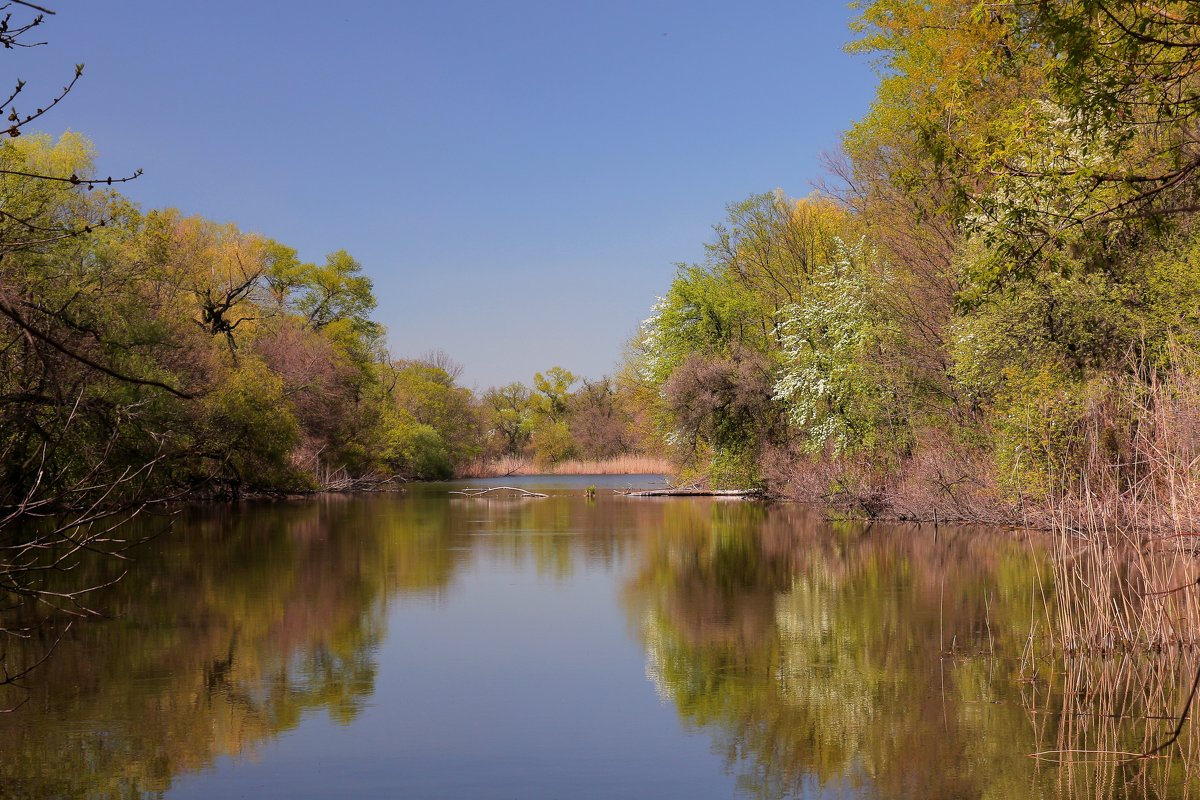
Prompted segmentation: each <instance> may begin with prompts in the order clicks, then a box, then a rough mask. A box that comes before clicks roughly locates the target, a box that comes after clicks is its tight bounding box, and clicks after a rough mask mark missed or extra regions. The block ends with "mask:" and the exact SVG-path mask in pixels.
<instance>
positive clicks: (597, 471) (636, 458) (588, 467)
mask: <svg viewBox="0 0 1200 800" xmlns="http://www.w3.org/2000/svg"><path fill="white" fill-rule="evenodd" d="M673 470H674V468H673V467H672V466H671V463H670V462H669V461H667V460H666V459H665V458H662V457H660V456H647V455H623V456H615V457H613V458H606V459H599V460H588V461H562V462H559V463H558V464H551V465H548V466H546V465H539V464H537V463H536V462H535V461H533V460H532V459H528V458H514V457H505V458H499V459H493V460H490V461H485V462H477V463H475V464H471V465H469V466H468V467H467V468H466V469H464V470H463V471H462V472H461V474H460V476H459V477H463V478H501V477H505V476H508V475H668V474H671V473H672V472H673Z"/></svg>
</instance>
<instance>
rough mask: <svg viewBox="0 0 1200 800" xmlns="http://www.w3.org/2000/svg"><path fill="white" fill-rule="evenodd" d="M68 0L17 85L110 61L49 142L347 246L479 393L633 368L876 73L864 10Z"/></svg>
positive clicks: (417, 332) (819, 1)
mask: <svg viewBox="0 0 1200 800" xmlns="http://www.w3.org/2000/svg"><path fill="white" fill-rule="evenodd" d="M45 2H46V3H47V4H49V5H50V7H51V8H53V9H54V10H56V11H57V12H58V14H57V16H55V17H53V18H50V19H49V21H48V23H47V24H46V26H45V27H44V28H43V31H42V38H44V39H46V40H47V41H48V42H49V44H48V45H47V46H45V47H41V48H36V49H33V50H19V51H5V52H4V54H3V56H2V57H3V58H4V59H6V60H7V63H8V64H9V65H10V66H9V67H8V68H7V71H6V72H4V73H0V75H8V76H10V77H11V78H13V79H15V78H16V77H22V78H25V79H26V80H27V81H29V87H28V90H27V91H28V92H29V93H30V97H31V98H44V97H45V96H47V95H49V94H50V93H52V92H53V91H54V90H55V89H56V88H57V87H59V86H61V85H62V83H63V82H65V80H66V79H68V78H69V76H70V72H71V69H72V65H73V64H75V63H76V62H84V63H85V64H86V65H87V71H86V74H85V77H84V80H83V81H82V82H81V84H80V85H79V88H78V89H77V90H76V91H75V92H74V93H73V94H72V96H71V97H70V98H68V100H67V101H66V102H64V104H63V105H62V106H60V108H59V109H56V110H55V111H54V112H53V114H52V115H51V116H49V117H48V118H47V121H46V124H45V125H44V126H43V128H44V129H45V130H47V131H50V132H54V133H57V132H60V131H63V130H68V129H69V130H77V131H81V132H83V133H85V134H87V135H88V136H89V137H91V139H92V140H93V141H94V142H95V144H96V146H97V148H98V150H99V152H100V155H101V169H102V170H103V171H105V172H109V171H111V172H113V173H114V174H115V173H121V172H126V171H129V170H131V169H133V168H136V167H142V168H144V169H145V171H146V173H145V176H144V177H143V178H141V179H139V180H138V181H136V182H135V183H134V184H132V185H130V186H129V187H128V193H129V194H130V195H131V196H132V197H134V198H135V199H136V200H138V201H139V202H140V203H142V205H143V206H144V207H146V208H153V207H160V206H175V207H178V208H181V209H183V210H184V211H185V212H186V213H197V214H202V215H204V216H207V217H210V218H212V219H216V220H221V221H234V222H237V223H238V224H239V225H240V226H241V227H242V228H243V229H245V230H252V231H258V232H261V233H264V234H266V235H268V236H271V237H274V238H276V239H278V240H280V241H282V242H284V243H285V244H288V245H290V246H292V247H295V248H297V249H298V250H299V251H300V253H301V256H302V257H304V258H306V259H309V260H317V259H321V258H323V257H324V255H325V253H327V252H330V251H332V250H335V249H339V248H345V249H347V250H349V251H350V252H351V253H352V254H353V255H354V256H355V257H356V258H358V260H359V261H361V262H362V263H363V265H364V267H365V268H366V270H367V272H368V273H369V274H370V275H371V276H372V278H373V279H374V281H375V288H376V294H377V295H378V298H379V310H378V313H377V318H378V319H379V320H380V321H381V322H383V323H384V324H385V325H387V327H388V330H389V342H390V345H391V349H392V351H393V353H394V354H395V355H396V356H417V355H420V354H421V353H422V352H424V351H427V350H429V349H432V348H441V349H444V350H446V351H447V352H449V353H450V354H451V355H452V356H453V357H454V358H456V359H457V360H459V361H461V362H463V364H464V365H465V367H466V372H465V374H464V379H465V382H466V383H467V384H468V385H472V384H473V385H477V386H479V387H486V386H488V385H493V384H501V383H507V382H509V381H512V380H523V381H526V382H528V381H529V380H530V378H531V377H532V374H533V372H534V371H536V370H540V369H545V368H548V367H550V366H553V365H556V364H558V365H561V366H564V367H566V368H568V369H570V370H572V371H574V372H576V373H579V374H583V375H586V376H589V377H598V376H599V375H601V374H604V373H607V372H611V371H612V369H613V366H614V364H615V363H616V361H617V360H618V359H619V356H620V351H621V347H622V345H623V342H624V341H626V340H627V339H628V338H629V337H630V335H631V334H632V333H633V332H634V330H635V329H636V327H637V325H638V322H639V321H640V320H641V319H643V318H644V317H645V316H647V314H648V310H649V307H650V306H651V304H652V303H653V302H654V299H655V297H656V296H657V295H659V294H662V293H663V292H664V291H665V289H666V287H667V286H668V285H669V283H670V279H671V276H672V275H673V274H674V266H673V265H674V264H675V263H676V262H681V261H697V260H700V259H701V258H702V257H703V244H704V242H706V241H707V240H708V239H709V238H710V235H711V226H712V225H713V224H714V223H716V222H719V221H720V220H721V218H722V217H723V215H724V208H725V205H726V204H727V203H729V202H732V201H735V200H739V199H742V198H744V197H746V196H747V195H749V194H751V193H755V192H763V191H770V190H772V189H775V188H777V187H778V188H782V189H783V190H784V191H785V192H787V193H788V194H790V195H793V196H802V195H805V194H807V193H808V192H809V191H810V189H811V183H812V181H813V180H815V179H817V178H819V177H820V175H821V167H820V154H821V153H822V152H826V151H830V150H833V149H835V148H836V147H837V144H838V141H839V135H840V132H841V131H842V130H843V129H844V128H845V127H846V126H847V125H849V123H850V122H851V121H852V120H853V119H855V118H857V117H860V116H862V115H863V113H864V112H865V111H866V108H867V104H868V102H869V99H870V96H871V94H872V92H873V89H874V83H875V81H874V77H873V75H872V73H871V71H870V69H869V65H868V64H867V63H865V62H864V60H863V59H861V58H851V57H850V56H847V55H845V54H844V53H843V51H842V46H843V44H844V43H845V41H846V40H847V39H848V38H849V32H848V30H847V27H846V24H847V21H848V20H849V18H850V15H851V12H850V11H849V10H848V9H847V7H846V5H845V3H844V2H840V1H839V0H791V1H790V2H738V3H733V2H724V3H715V2H703V1H697V0H686V2H685V1H684V0H669V1H668V2H653V0H641V1H640V2H635V1H633V0H605V1H597V2H565V1H563V2H551V1H550V0H541V1H540V2H527V1H525V0H509V1H508V2H495V1H494V2H478V1H476V2H466V1H465V0H461V1H459V0H420V1H419V2H411V1H403V0H402V1H400V2H388V3H384V2H361V1H359V0H343V1H342V2H339V3H320V4H317V3H312V2H303V1H300V2H290V3H286V4H285V3H279V2H253V1H251V2H237V3H235V2H223V1H221V0H214V1H213V2H206V3H183V2H173V1H172V2H165V1H164V0H86V1H85V0H61V2H54V0H45ZM4 80H8V78H5V79H4Z"/></svg>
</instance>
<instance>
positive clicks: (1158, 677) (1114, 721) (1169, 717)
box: [1022, 654, 1200, 799]
mask: <svg viewBox="0 0 1200 800" xmlns="http://www.w3.org/2000/svg"><path fill="white" fill-rule="evenodd" d="M1198 668H1200V657H1197V656H1196V655H1195V654H1180V655H1179V656H1178V657H1175V658H1145V657H1125V658H1121V659H1090V658H1080V659H1074V660H1070V661H1068V662H1066V664H1065V665H1064V670H1063V672H1062V673H1061V674H1059V675H1057V676H1055V678H1056V679H1055V680H1054V681H1053V687H1052V689H1051V688H1050V687H1042V686H1040V685H1039V684H1036V683H1030V684H1027V686H1026V688H1025V689H1024V690H1023V692H1022V695H1023V703H1024V706H1025V711H1026V713H1027V714H1028V715H1029V719H1030V723H1031V724H1032V727H1033V733H1034V740H1035V746H1036V747H1037V751H1036V752H1035V753H1034V754H1033V755H1034V756H1035V757H1036V758H1037V759H1038V761H1039V762H1041V763H1046V762H1050V763H1053V764H1056V765H1058V772H1057V776H1056V777H1057V780H1058V782H1059V787H1058V788H1059V791H1060V792H1061V794H1062V796H1064V797H1068V796H1069V797H1095V798H1127V797H1145V798H1164V799H1165V798H1186V797H1198V796H1200V775H1198V770H1200V737H1195V736H1186V735H1185V736H1179V737H1178V738H1173V734H1174V732H1175V730H1176V728H1177V727H1178V725H1179V716H1180V710H1181V709H1182V708H1184V707H1185V706H1186V705H1187V703H1188V695H1189V692H1190V690H1191V685H1192V682H1193V677H1194V676H1195V674H1196V670H1197V669H1198Z"/></svg>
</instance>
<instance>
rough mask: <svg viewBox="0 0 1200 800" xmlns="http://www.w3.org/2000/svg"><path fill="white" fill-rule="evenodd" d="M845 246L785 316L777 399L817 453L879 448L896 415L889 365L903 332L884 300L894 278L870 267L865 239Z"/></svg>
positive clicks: (781, 316) (786, 309) (781, 320)
mask: <svg viewBox="0 0 1200 800" xmlns="http://www.w3.org/2000/svg"><path fill="white" fill-rule="evenodd" d="M839 245H840V246H839V253H838V257H837V258H836V259H835V260H834V261H833V262H832V263H830V264H827V265H825V266H823V267H821V268H820V269H819V270H818V272H817V274H815V275H814V278H813V282H812V284H811V286H810V287H809V290H808V292H807V293H806V295H805V297H804V298H803V299H802V300H801V301H800V302H798V303H793V304H791V305H788V306H785V307H784V308H783V309H782V310H781V311H780V312H779V326H778V334H779V339H780V342H781V344H782V356H783V366H782V368H781V369H780V370H779V373H778V379H777V380H776V382H775V399H776V400H778V401H780V402H782V403H783V404H784V406H785V407H786V409H787V415H788V420H789V422H790V423H791V424H792V425H793V426H794V427H795V428H796V429H797V430H799V431H802V432H803V433H804V435H805V440H804V441H805V445H806V447H807V448H808V449H809V450H812V451H814V452H815V451H820V450H824V449H826V448H827V447H828V448H832V450H833V451H834V452H835V453H842V452H845V451H848V450H855V449H860V448H864V447H870V446H873V445H874V444H876V443H878V441H879V438H880V434H881V432H882V430H883V429H884V428H887V427H892V423H893V420H894V417H895V416H896V408H895V402H894V397H895V393H894V391H892V389H891V387H890V386H889V382H888V380H887V378H886V373H885V370H884V368H883V364H882V360H881V356H882V355H883V354H884V352H885V351H886V350H887V349H888V348H889V347H890V345H891V343H892V342H893V340H894V339H895V335H896V334H895V331H894V330H893V329H892V327H891V326H890V325H889V324H888V322H887V320H886V316H885V314H884V313H883V312H882V310H881V306H880V303H879V302H878V296H877V295H878V293H879V292H880V291H883V290H884V289H885V288H886V284H887V281H888V278H887V273H886V271H885V270H871V269H868V268H867V267H868V264H867V261H868V258H870V257H871V254H870V253H868V251H867V248H866V244H865V241H864V240H861V239H860V240H859V241H858V242H857V243H856V244H854V245H853V246H850V245H847V244H845V243H844V242H840V243H839Z"/></svg>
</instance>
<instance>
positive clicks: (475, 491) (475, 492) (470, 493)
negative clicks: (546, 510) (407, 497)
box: [450, 486, 550, 497]
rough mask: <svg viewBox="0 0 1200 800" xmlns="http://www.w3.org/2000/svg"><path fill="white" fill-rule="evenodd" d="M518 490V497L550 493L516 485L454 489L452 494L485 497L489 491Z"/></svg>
mask: <svg viewBox="0 0 1200 800" xmlns="http://www.w3.org/2000/svg"><path fill="white" fill-rule="evenodd" d="M501 491H503V492H516V493H517V496H518V497H549V496H550V495H548V494H542V493H541V492H530V491H528V490H526V489H518V488H517V487H516V486H489V487H488V488H486V489H463V490H462V491H452V492H450V494H461V495H463V496H464V497H483V496H484V495H485V494H488V493H489V492H501Z"/></svg>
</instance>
